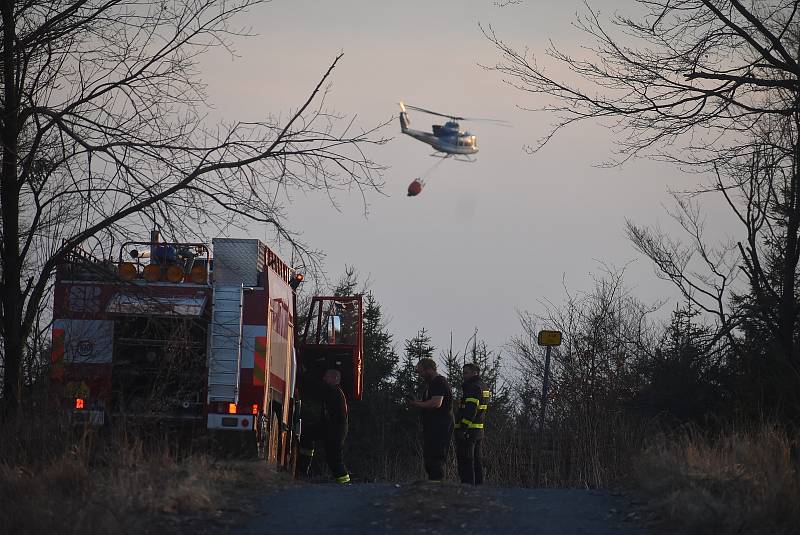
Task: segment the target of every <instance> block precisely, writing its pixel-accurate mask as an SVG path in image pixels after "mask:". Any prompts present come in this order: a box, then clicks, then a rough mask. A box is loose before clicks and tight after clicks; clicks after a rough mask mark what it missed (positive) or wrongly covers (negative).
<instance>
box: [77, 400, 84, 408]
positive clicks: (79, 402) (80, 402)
mask: <svg viewBox="0 0 800 535" xmlns="http://www.w3.org/2000/svg"><path fill="white" fill-rule="evenodd" d="M75 408H76V409H82V408H83V399H82V398H75Z"/></svg>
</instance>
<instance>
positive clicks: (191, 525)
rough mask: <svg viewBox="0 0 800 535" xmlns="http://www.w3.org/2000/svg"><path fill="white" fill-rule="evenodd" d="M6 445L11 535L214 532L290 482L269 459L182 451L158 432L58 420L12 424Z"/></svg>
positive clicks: (1, 483)
mask: <svg viewBox="0 0 800 535" xmlns="http://www.w3.org/2000/svg"><path fill="white" fill-rule="evenodd" d="M0 448H2V451H3V456H2V458H1V459H0V499H1V500H3V503H5V504H7V505H8V506H6V507H3V508H0V526H2V527H3V528H2V530H3V532H4V533H17V534H38V533H59V534H62V533H63V534H71V533H84V534H90V535H91V534H107V533H204V532H206V531H213V530H214V529H216V528H224V527H226V526H228V525H231V524H235V523H236V522H239V521H241V519H242V518H245V517H246V513H247V511H248V506H249V502H248V501H247V500H248V498H247V491H253V490H254V489H256V488H257V489H258V491H259V493H261V494H263V493H264V492H269V491H270V490H272V489H277V488H280V487H281V486H283V485H285V484H288V482H289V478H288V477H287V476H286V474H282V473H277V472H275V471H274V469H272V468H271V467H269V466H268V465H267V464H266V463H264V462H254V461H241V460H238V461H237V460H225V459H218V458H215V457H214V456H212V455H210V454H209V453H207V452H204V451H196V452H192V451H187V450H181V449H180V448H179V447H178V445H177V443H176V441H175V440H174V439H169V438H167V437H165V436H161V437H159V436H157V435H154V434H152V433H148V434H146V435H145V434H140V435H139V436H137V434H136V433H134V432H131V431H128V432H125V431H124V430H122V429H114V430H109V431H108V432H107V433H105V432H104V433H101V432H98V430H96V429H90V428H74V427H70V426H69V425H68V424H66V422H63V421H59V420H58V418H55V417H54V416H53V414H52V413H50V414H37V413H36V412H34V411H29V412H28V413H27V416H26V417H25V418H22V419H20V420H14V421H9V422H6V423H5V424H3V425H2V427H0ZM243 491H244V492H243ZM253 495H254V493H253V492H250V496H251V497H252V496H253ZM10 504H13V505H10Z"/></svg>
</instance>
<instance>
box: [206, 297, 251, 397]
mask: <svg viewBox="0 0 800 535" xmlns="http://www.w3.org/2000/svg"><path fill="white" fill-rule="evenodd" d="M242 294H243V288H242V285H241V284H239V285H215V286H214V296H213V308H212V311H211V337H210V341H209V354H208V402H209V403H212V402H215V401H223V402H230V403H237V402H238V401H239V362H240V359H241V355H242Z"/></svg>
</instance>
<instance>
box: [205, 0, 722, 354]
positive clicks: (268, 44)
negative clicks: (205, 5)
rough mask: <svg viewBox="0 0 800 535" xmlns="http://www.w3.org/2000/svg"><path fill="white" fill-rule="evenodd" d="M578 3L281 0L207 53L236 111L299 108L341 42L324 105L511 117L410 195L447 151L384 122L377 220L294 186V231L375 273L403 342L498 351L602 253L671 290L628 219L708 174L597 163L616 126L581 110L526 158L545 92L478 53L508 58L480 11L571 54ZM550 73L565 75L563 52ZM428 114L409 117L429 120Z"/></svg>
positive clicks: (365, 111) (355, 201)
mask: <svg viewBox="0 0 800 535" xmlns="http://www.w3.org/2000/svg"><path fill="white" fill-rule="evenodd" d="M592 5H593V6H595V7H596V8H599V9H600V10H601V11H603V12H611V11H614V10H623V11H624V10H628V9H629V7H628V6H630V5H631V2H625V1H621V0H618V1H616V2H612V1H611V0H599V1H594V2H592ZM583 9H584V8H583V5H582V3H581V2H580V1H578V0H561V1H559V2H549V1H548V2H542V1H535V0H525V1H523V3H522V4H521V5H518V6H510V7H506V8H502V9H500V8H498V7H496V6H494V5H493V3H492V2H491V0H464V1H459V2H451V1H439V2H431V1H429V0H426V1H421V0H406V1H403V2H382V1H375V0H347V1H344V0H338V1H310V0H292V1H289V0H275V1H273V2H272V3H270V4H267V5H265V6H262V7H259V8H257V9H254V10H252V11H251V12H250V13H249V15H248V17H247V19H246V20H242V23H244V24H249V25H250V26H251V27H252V31H253V32H255V33H256V34H258V35H256V36H255V37H252V38H249V39H244V40H237V41H236V51H237V53H238V56H239V57H236V58H232V57H231V56H230V55H228V54H225V53H222V52H221V51H220V52H214V53H213V54H211V55H209V56H208V57H206V58H205V59H204V61H203V65H202V66H203V69H204V79H205V81H206V82H207V83H208V85H209V94H210V99H211V102H212V103H213V104H214V105H215V106H216V111H215V113H217V114H219V115H220V116H221V117H223V118H225V119H226V120H253V119H257V118H260V117H263V116H264V115H266V114H268V113H273V114H277V113H279V112H282V111H283V112H284V113H285V112H286V111H287V110H290V109H293V108H295V109H296V108H297V107H298V106H299V105H300V104H301V103H302V101H303V100H304V98H305V97H306V95H307V94H308V93H309V92H310V90H311V89H312V88H313V87H314V85H315V84H316V83H317V81H318V80H319V78H320V77H321V75H322V74H323V73H324V72H325V70H326V69H327V67H328V66H329V64H330V62H331V61H332V60H333V59H334V57H335V56H336V54H337V53H339V52H344V57H343V59H342V61H341V64H340V65H339V66H338V67H337V69H336V70H335V72H334V75H333V89H332V93H331V94H330V96H329V99H328V103H329V105H330V106H331V107H332V108H334V109H335V110H336V111H338V112H341V113H346V114H351V115H352V114H357V116H358V117H357V124H359V125H361V126H362V127H363V128H370V127H372V126H374V125H376V124H379V123H381V122H383V121H385V120H388V119H390V118H391V117H392V116H393V115H395V116H396V115H397V112H398V106H397V102H398V101H399V100H404V101H405V102H407V103H411V104H414V105H417V106H422V107H425V108H428V109H433V110H439V111H443V112H446V113H452V114H458V115H464V116H477V117H496V118H499V119H504V120H508V121H510V122H511V123H513V128H500V127H496V126H493V125H491V124H482V123H475V124H464V125H463V126H466V127H467V128H468V129H469V130H471V131H472V133H474V134H476V135H477V136H478V145H479V148H480V153H479V154H478V155H477V160H478V161H477V162H476V163H473V164H469V163H459V162H455V161H445V162H443V164H442V165H440V166H439V167H438V169H437V170H436V172H435V173H434V174H433V175H432V176H431V177H430V178H429V179H428V180H427V186H426V188H425V190H424V191H423V192H422V194H420V195H419V196H418V197H414V198H410V197H406V194H405V192H406V188H407V187H408V184H409V182H410V181H411V180H412V179H413V178H415V177H418V176H420V175H421V174H422V173H424V172H425V171H426V170H427V169H429V168H430V167H431V166H432V165H433V164H434V163H436V160H435V159H433V158H431V157H430V156H429V154H430V153H431V150H430V147H428V146H427V145H423V144H422V143H420V142H418V141H415V140H413V139H411V138H409V137H407V136H402V135H400V132H399V130H400V128H399V123H398V122H397V121H396V120H395V121H394V122H393V123H392V124H391V126H390V127H388V128H387V129H385V130H384V131H383V135H385V136H386V137H393V138H394V139H392V140H391V141H390V142H389V143H388V144H387V145H386V146H384V147H380V148H379V149H376V150H374V151H373V152H372V153H371V156H372V157H373V158H374V159H375V160H376V161H378V162H379V163H381V164H384V165H386V166H388V167H389V169H388V171H387V172H386V175H385V182H386V187H385V190H384V193H385V196H381V195H378V194H372V195H370V196H369V197H368V203H369V206H368V209H369V214H368V215H367V216H366V217H365V216H364V214H363V204H362V199H361V197H360V196H358V195H356V196H353V197H348V196H347V195H346V194H343V195H340V196H339V197H338V199H337V200H338V201H339V203H340V208H341V210H340V211H337V210H335V209H334V208H332V207H331V205H330V203H329V202H328V200H327V198H326V197H324V196H322V195H311V196H306V195H302V194H296V195H294V196H293V199H292V204H291V206H290V208H289V214H290V224H291V226H292V227H293V228H295V229H298V230H301V231H302V232H303V238H304V240H305V241H306V242H307V243H308V244H310V245H311V246H312V247H314V248H317V249H322V250H324V251H325V252H326V253H327V259H326V269H327V271H328V273H329V275H330V276H331V278H334V279H335V278H336V276H337V275H338V274H339V273H341V272H342V271H343V270H344V266H345V265H346V264H348V265H353V266H355V267H356V268H357V269H358V270H359V271H360V273H361V274H362V277H364V278H365V277H369V278H370V280H371V281H372V285H371V288H372V290H373V292H374V293H375V295H376V297H377V298H378V299H379V301H380V302H381V304H382V305H383V307H384V311H385V313H386V314H387V315H388V317H389V318H390V319H391V323H390V328H391V331H392V332H393V333H394V334H395V341H396V342H397V345H398V348H399V349H402V342H403V340H404V339H405V338H409V337H412V336H413V335H414V334H415V333H416V331H417V330H418V329H420V328H421V327H423V326H424V327H426V328H427V329H428V330H429V331H430V333H431V336H432V338H433V341H434V344H435V345H436V346H437V348H443V347H445V346H446V345H447V344H448V343H449V339H450V333H451V332H452V333H453V337H454V341H455V345H456V347H463V344H464V342H465V341H466V339H467V338H468V337H469V336H470V335H471V333H472V331H473V329H474V328H476V327H477V328H478V329H479V332H480V336H481V337H482V338H483V339H485V340H486V342H487V343H488V344H489V346H490V347H491V348H497V349H499V348H500V347H501V346H502V344H503V343H504V342H506V341H507V340H508V339H509V338H510V337H511V336H513V335H516V334H519V332H520V327H519V324H518V322H517V319H516V315H517V311H518V310H526V309H527V310H530V311H540V310H541V309H542V307H541V305H540V304H539V302H540V301H542V300H551V301H554V302H560V301H561V300H562V298H563V290H562V278H564V279H566V283H567V285H568V286H569V287H570V288H571V289H572V290H575V291H579V290H586V289H588V288H589V287H590V286H591V281H590V277H589V274H590V273H598V272H599V271H600V266H599V265H598V261H606V262H610V263H614V264H616V265H618V266H622V265H625V264H626V263H628V262H630V261H634V262H633V263H632V264H631V265H630V266H629V267H628V272H627V273H628V276H627V280H628V282H629V284H630V285H631V286H633V288H634V290H635V293H636V294H637V295H638V296H639V297H640V298H641V299H643V300H645V301H647V302H651V301H655V300H658V299H660V298H664V297H670V296H674V295H675V292H674V291H673V289H672V288H671V287H670V285H669V284H667V283H665V282H663V281H660V280H658V279H656V277H655V276H654V274H653V268H652V266H651V264H650V263H649V262H648V261H647V260H646V259H644V258H641V257H640V256H639V255H638V254H637V253H636V251H635V250H634V249H633V247H632V245H631V244H630V243H629V242H628V241H627V240H626V238H625V236H624V230H623V227H624V223H625V218H630V219H632V220H634V221H635V222H637V223H647V224H661V225H663V226H664V227H665V228H671V227H670V226H669V221H668V217H667V216H666V214H665V212H664V210H663V208H662V205H665V204H669V203H670V197H669V195H668V190H669V189H670V188H672V189H685V188H688V187H691V185H692V184H693V183H696V182H697V180H698V177H696V176H688V175H683V174H681V173H679V172H678V171H677V170H676V169H675V168H673V167H672V166H669V165H666V164H661V163H655V162H648V161H635V162H631V163H629V164H626V165H625V166H624V167H622V168H615V169H601V168H598V167H596V164H597V163H599V162H601V161H602V160H603V159H604V158H606V157H608V155H609V154H610V151H611V149H612V145H611V143H610V137H611V132H609V131H608V130H607V129H606V128H604V127H603V126H601V125H592V124H588V123H586V124H583V125H581V126H579V127H576V128H572V129H569V130H566V131H564V132H562V133H561V134H560V135H559V136H558V137H556V138H555V139H554V140H552V142H551V143H550V144H549V145H548V146H547V147H546V148H545V149H543V150H542V151H541V152H539V153H537V154H536V155H528V154H526V153H525V152H524V151H523V146H524V145H525V144H529V143H532V142H534V141H535V140H536V139H537V138H538V137H539V136H541V135H542V134H544V133H545V132H546V131H547V125H548V124H549V123H550V122H551V121H552V118H550V117H548V116H547V115H546V114H544V113H531V112H521V111H519V110H518V109H517V107H516V106H518V105H519V106H525V107H529V108H530V107H536V106H537V105H540V104H542V102H541V101H538V100H536V99H535V98H532V97H530V96H529V95H526V94H524V93H521V92H520V91H518V90H516V89H513V88H511V87H508V86H507V85H504V84H503V83H502V80H501V78H500V77H499V76H498V75H497V73H493V72H487V71H486V70H483V69H482V68H481V67H480V66H479V65H478V64H485V65H492V64H495V63H496V62H497V61H498V59H499V57H498V54H497V52H496V51H495V49H494V48H493V47H492V45H491V43H489V42H488V41H487V40H486V39H485V38H484V37H483V36H482V34H481V32H480V29H479V27H478V24H479V23H481V24H484V25H488V24H491V25H492V26H493V27H494V29H495V30H496V31H497V33H498V35H499V36H500V37H502V38H503V39H504V40H505V41H507V42H510V43H512V44H514V45H517V46H519V47H520V48H523V47H525V46H528V47H529V48H530V49H531V50H532V51H534V52H536V53H537V55H538V54H539V53H540V52H542V51H543V50H544V48H545V47H546V46H547V44H548V40H549V39H552V40H553V41H554V42H555V43H556V44H557V45H560V46H562V47H563V48H564V49H566V50H569V51H578V45H579V44H580V43H581V41H584V42H585V39H586V38H585V37H583V36H582V35H581V34H580V33H579V32H578V31H577V30H576V29H575V28H574V27H572V26H571V22H572V21H573V20H574V15H575V12H576V11H580V10H583ZM542 61H546V60H544V59H543V60H542ZM551 68H552V71H553V72H554V73H558V72H559V70H558V66H557V65H555V64H552V67H551ZM435 119H436V118H435V117H431V116H427V115H421V114H417V113H412V115H411V120H412V126H413V127H414V128H419V129H427V128H429V127H430V125H431V124H432V123H433V122H434V120H435ZM437 122H438V121H437ZM707 209H708V211H709V227H710V228H709V230H710V234H711V235H712V236H724V235H726V234H731V233H732V232H733V231H734V230H735V227H733V226H732V223H731V221H730V219H729V218H727V216H723V213H724V212H723V211H722V210H721V208H719V206H716V205H715V204H714V203H711V204H707ZM251 234H252V235H253V236H255V237H263V235H264V231H263V229H259V228H255V227H254V228H253V229H252V232H251ZM667 308H669V305H668V307H667Z"/></svg>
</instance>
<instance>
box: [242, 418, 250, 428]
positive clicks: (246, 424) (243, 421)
mask: <svg viewBox="0 0 800 535" xmlns="http://www.w3.org/2000/svg"><path fill="white" fill-rule="evenodd" d="M249 425H250V420H247V419H244V418H243V419H242V427H248V426H249Z"/></svg>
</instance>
